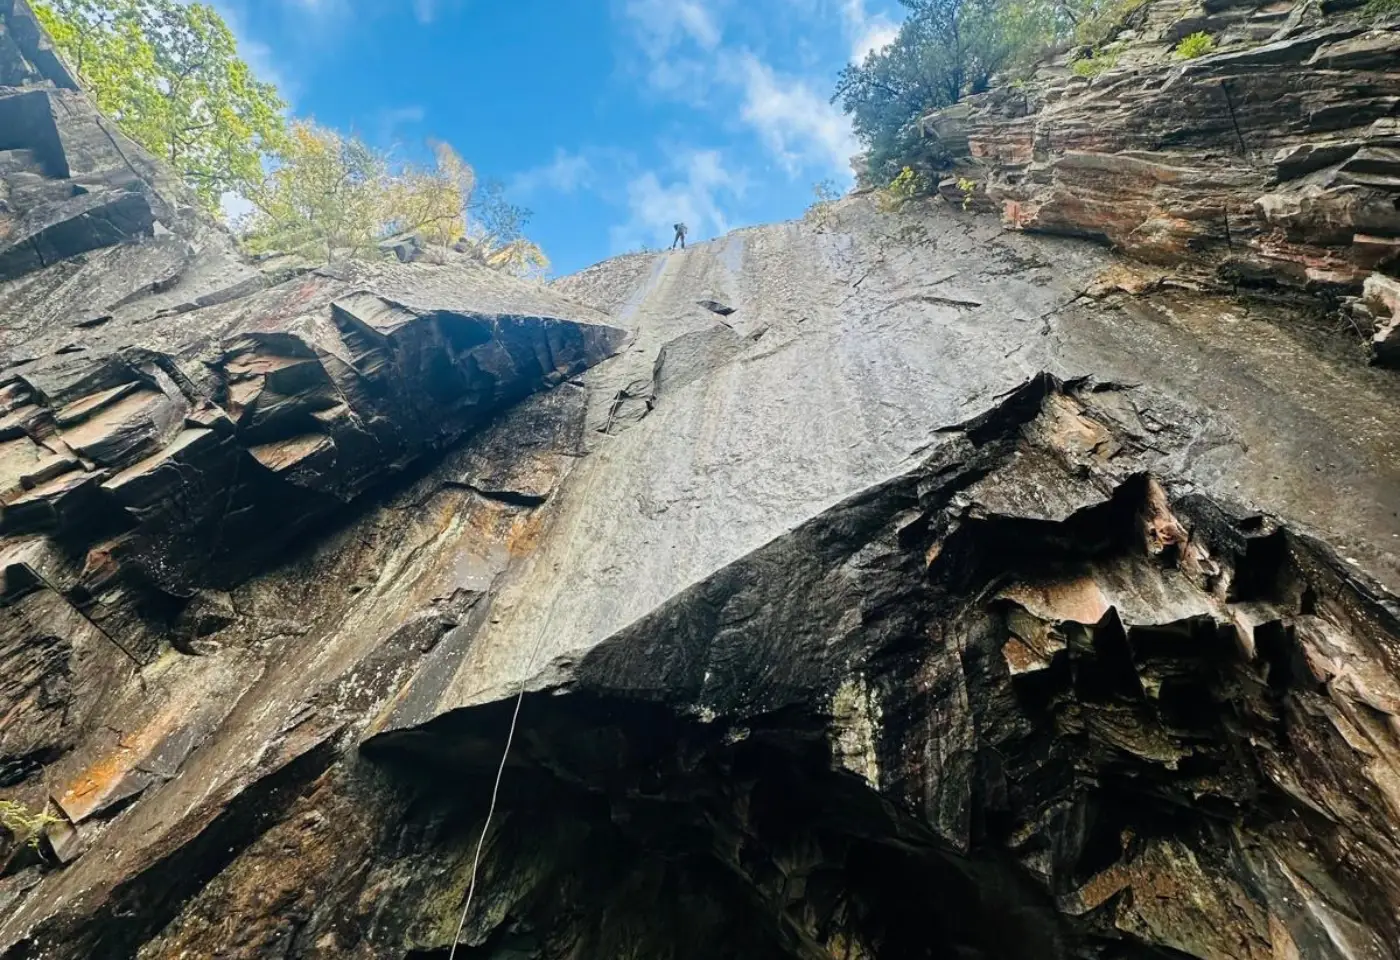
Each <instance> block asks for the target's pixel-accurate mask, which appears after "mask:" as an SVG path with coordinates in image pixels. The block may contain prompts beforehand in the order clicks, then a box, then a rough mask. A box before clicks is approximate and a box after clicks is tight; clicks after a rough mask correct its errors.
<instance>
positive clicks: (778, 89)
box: [737, 51, 859, 175]
mask: <svg viewBox="0 0 1400 960" xmlns="http://www.w3.org/2000/svg"><path fill="white" fill-rule="evenodd" d="M737 69H738V71H739V75H740V77H741V79H742V84H743V103H742V104H741V106H740V108H739V115H740V117H741V118H742V119H743V121H744V122H745V123H746V124H748V125H749V127H751V128H752V129H753V130H754V132H755V133H757V134H758V136H759V138H760V139H761V140H762V141H763V143H764V145H765V146H767V147H768V149H769V151H770V152H771V153H772V154H773V155H774V156H775V157H776V158H777V159H778V161H779V163H781V164H782V165H783V167H784V169H786V170H787V171H788V172H789V173H790V174H794V175H795V174H797V173H798V172H800V171H802V170H805V169H809V168H822V169H824V170H829V171H834V172H837V173H839V174H841V175H848V174H849V173H850V159H851V157H852V156H854V155H855V154H856V153H857V151H858V150H859V146H858V144H857V143H856V139H855V135H854V133H852V131H851V121H850V119H849V118H848V117H847V116H846V115H845V114H844V113H842V112H841V111H840V109H839V108H837V107H836V106H834V105H833V104H832V103H831V102H830V101H829V100H828V99H827V98H826V97H825V96H823V95H822V94H820V93H818V92H817V91H816V90H814V89H813V88H812V86H811V85H810V84H809V83H808V82H807V81H805V80H802V79H801V78H797V77H785V76H781V75H780V74H778V73H777V72H776V71H774V70H773V68H772V67H770V66H768V65H767V64H765V63H764V62H763V61H761V60H759V59H758V58H757V57H756V56H754V55H753V54H752V53H749V52H747V51H745V52H744V53H742V54H740V55H739V56H738V58H737Z"/></svg>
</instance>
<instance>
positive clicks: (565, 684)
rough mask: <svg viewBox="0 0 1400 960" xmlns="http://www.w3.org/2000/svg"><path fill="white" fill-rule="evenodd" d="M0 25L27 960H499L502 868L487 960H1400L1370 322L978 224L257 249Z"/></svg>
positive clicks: (1389, 528)
mask: <svg viewBox="0 0 1400 960" xmlns="http://www.w3.org/2000/svg"><path fill="white" fill-rule="evenodd" d="M1246 6H1249V5H1228V9H1227V10H1226V11H1225V12H1221V11H1215V12H1214V13H1212V14H1210V16H1212V17H1217V18H1219V17H1225V18H1226V19H1231V18H1233V19H1231V22H1232V24H1234V25H1233V26H1232V27H1231V29H1237V30H1239V31H1241V32H1242V33H1251V31H1252V32H1254V33H1271V32H1273V31H1274V30H1276V29H1278V25H1277V24H1272V20H1273V19H1275V17H1274V14H1272V13H1270V14H1269V16H1268V18H1266V19H1269V20H1270V21H1271V23H1270V24H1262V25H1261V24H1258V23H1255V24H1251V23H1250V22H1249V18H1248V17H1245V16H1244V15H1243V14H1240V11H1241V10H1244V9H1245V7H1246ZM1250 9H1252V6H1250ZM1231 11H1233V13H1232V12H1231ZM1237 15H1238V16H1237ZM1140 16H1142V17H1144V18H1146V20H1147V23H1146V25H1144V26H1143V29H1144V30H1146V29H1148V27H1149V26H1150V27H1151V29H1152V30H1154V31H1158V33H1160V34H1161V35H1163V36H1165V35H1167V33H1170V32H1171V31H1177V32H1180V30H1183V29H1185V28H1186V27H1187V26H1189V25H1190V23H1191V22H1192V18H1193V17H1194V18H1198V19H1199V16H1200V14H1199V12H1192V11H1191V10H1187V9H1185V7H1184V6H1183V5H1182V4H1179V3H1175V2H1174V0H1172V2H1166V0H1155V2H1154V3H1152V4H1149V5H1147V6H1146V7H1145V8H1143V12H1142V13H1141V14H1140ZM1236 21H1238V22H1236ZM0 25H3V27H4V29H3V31H0V80H3V82H4V83H5V84H7V85H8V86H9V87H12V88H13V90H6V91H0V110H4V109H5V107H4V106H3V105H4V104H5V103H6V102H7V100H6V97H5V94H14V95H13V96H9V98H8V99H9V100H11V101H14V100H15V97H16V96H19V97H24V98H29V99H25V100H24V103H26V104H33V105H37V106H25V107H24V108H23V109H24V110H25V111H37V112H35V113H34V114H33V115H32V117H31V115H30V114H28V113H26V117H29V118H30V119H26V121H25V124H24V125H23V126H22V127H10V128H0V137H6V136H8V137H10V138H11V139H10V140H8V141H4V142H3V144H0V182H3V184H4V189H3V191H0V200H3V201H4V203H5V204H6V206H5V207H4V209H3V212H0V216H10V215H14V218H13V219H11V220H7V221H5V223H6V224H7V225H8V224H11V223H19V222H21V221H22V220H23V219H24V218H25V217H28V216H31V215H34V214H35V213H36V211H37V212H38V213H42V214H43V217H48V219H43V217H40V218H39V219H35V220H30V221H25V222H29V223H31V224H37V223H41V222H42V223H46V224H48V226H46V227H43V228H42V229H41V231H40V232H41V233H42V232H43V231H44V230H52V229H53V228H61V229H60V232H58V233H50V234H49V236H51V238H52V239H51V241H50V242H49V246H48V247H46V248H45V249H46V250H48V251H49V252H48V253H46V254H45V256H44V258H43V260H42V262H33V261H24V260H22V259H14V260H12V261H10V263H11V265H12V267H13V271H14V272H15V274H16V275H15V276H12V277H11V278H10V279H8V280H5V281H3V282H0V799H5V800H8V801H12V802H15V803H18V804H21V805H22V806H23V807H24V808H25V809H27V810H31V811H40V810H46V811H48V813H49V814H50V816H51V817H52V818H53V822H51V823H49V824H47V825H46V826H45V827H44V829H43V832H42V835H41V836H39V837H37V838H36V839H37V841H38V842H37V844H36V845H30V844H27V843H24V842H20V840H21V838H19V837H17V836H13V837H12V836H9V835H4V836H0V956H3V957H5V958H7V960H10V958H14V960H19V958H25V960H39V958H44V960H60V958H63V960H67V958H73V960H77V958H97V957H112V958H124V957H138V958H140V960H157V958H162V960H163V958H170V960H175V958H187V957H203V956H220V957H247V958H255V957H257V958H262V957H308V958H309V957H327V958H329V957H335V958H336V960H344V958H347V957H349V958H356V960H370V958H375V960H378V958H382V957H396V958H399V957H401V958H405V960H407V958H415V960H424V958H428V957H442V956H445V955H446V952H447V950H448V949H449V947H450V944H451V942H452V938H453V936H454V935H455V933H456V929H457V923H458V918H459V916H460V911H461V909H462V905H463V901H464V898H465V896H466V889H467V886H468V882H469V878H470V876H471V871H472V865H473V863H474V862H475V859H476V857H475V854H476V850H477V843H478V840H479V838H481V837H483V836H484V838H485V843H484V846H483V847H482V856H481V859H480V864H479V866H480V871H479V874H478V880H479V886H478V889H477V894H476V899H475V900H474V901H473V902H474V907H473V910H472V911H471V913H470V914H469V915H468V917H467V923H466V925H465V928H464V931H463V934H462V949H461V950H460V951H459V953H458V955H459V956H463V955H464V954H469V955H471V956H477V957H493V958H497V960H505V958H516V960H518V958H522V957H538V958H550V960H556V958H557V960H563V958H571V960H582V958H593V957H637V956H648V957H671V958H674V960H692V958H694V960H701V958H712V957H715V956H744V957H759V958H773V960H778V958H795V957H796V958H803V960H836V958H853V957H865V958H885V960H894V958H905V957H931V956H945V955H946V956H957V957H962V958H968V960H1045V958H1046V957H1067V958H1080V960H1109V958H1118V960H1161V958H1163V957H1165V956H1172V957H1180V956H1190V957H1199V958H1201V960H1219V958H1248V960H1286V958H1313V957H1317V958H1325V960H1333V958H1335V960H1397V958H1396V953H1395V948H1394V944H1395V943H1397V942H1400V927H1397V920H1396V918H1397V917H1400V828H1398V827H1397V824H1398V823H1400V814H1397V812H1396V811H1397V810H1400V800H1398V799H1397V793H1396V787H1395V784H1396V783H1397V782H1400V740H1397V733H1396V731H1397V729H1400V727H1397V717H1400V686H1398V685H1397V682H1396V677H1397V675H1400V605H1397V598H1396V591H1397V589H1400V546H1397V545H1400V449H1397V445H1398V444H1400V402H1397V401H1400V384H1397V381H1396V379H1395V377H1394V376H1393V375H1392V374H1391V373H1389V372H1387V371H1384V370H1380V369H1377V368H1375V367H1371V366H1368V365H1367V364H1366V362H1365V361H1366V359H1367V357H1366V356H1365V350H1364V348H1363V347H1362V346H1361V345H1359V344H1348V343H1347V342H1346V341H1345V339H1344V338H1339V337H1338V336H1337V334H1336V332H1335V330H1329V328H1328V326H1327V325H1326V324H1325V323H1321V322H1319V321H1318V320H1317V319H1316V315H1315V313H1314V312H1313V311H1311V310H1305V309H1299V308H1298V306H1297V301H1296V300H1293V301H1290V302H1278V301H1271V300H1266V299H1243V298H1237V297H1234V296H1230V295H1226V294H1225V293H1223V292H1221V291H1218V290H1216V291H1214V292H1211V289H1203V288H1202V287H1201V286H1200V285H1195V286H1193V285H1192V284H1191V282H1190V281H1189V280H1187V279H1184V278H1183V277H1182V276H1179V275H1172V274H1171V273H1169V272H1167V271H1152V270H1147V269H1144V268H1142V267H1140V266H1133V265H1131V264H1129V263H1127V262H1125V261H1123V260H1122V259H1120V258H1118V257H1116V256H1115V255H1113V254H1112V253H1110V252H1109V251H1107V250H1105V249H1102V248H1100V247H1096V246H1093V245H1091V244H1088V243H1083V242H1080V241H1075V240H1068V239H1054V238H1048V237H1044V236H1035V235H1029V234H1023V233H1012V232H1007V231H1005V230H1003V229H1002V228H1001V227H1000V226H998V225H997V224H996V223H994V222H992V220H991V218H989V217H985V216H979V215H978V214H977V212H976V211H977V209H978V205H977V204H970V205H969V207H970V209H964V208H963V205H962V204H961V202H953V203H947V202H943V201H941V200H937V199H934V200H930V201H927V202H923V201H921V202H917V203H911V204H907V205H905V206H904V207H902V208H901V209H900V210H898V211H889V210H882V209H881V205H880V204H877V203H875V202H873V201H872V199H871V198H867V197H856V198H852V199H848V200H846V201H843V202H841V203H840V204H837V205H836V206H835V207H833V208H832V209H830V210H829V211H828V215H827V216H824V217H822V218H813V219H812V220H805V221H802V222H798V223H787V224H776V225H771V226H765V227H756V228H752V229H748V230H742V231H738V232H736V233H733V234H730V235H728V236H726V237H723V238H721V239H719V240H717V241H714V242H711V243H703V244H697V245H694V246H692V247H691V248H690V249H688V250H685V251H682V252H676V253H671V254H662V255H630V256H626V257H621V258H618V259H615V260H612V261H608V262H606V263H602V264H599V265H597V266H595V267H592V268H590V269H588V270H586V271H583V272H582V273H580V274H578V275H575V276H572V277H566V278H562V279H560V280H558V281H556V282H555V283H553V284H551V285H549V286H542V285H538V284H531V283H526V282H523V281H517V280H514V279H512V278H509V277H505V276H502V275H500V274H496V273H493V272H490V271H487V270H484V269H481V268H477V267H473V266H471V265H468V264H463V263H460V262H458V260H457V258H455V257H454V256H452V255H451V254H450V253H447V254H443V255H442V256H441V257H437V256H435V257H433V258H431V259H442V260H445V261H446V262H445V263H443V264H440V265H437V266H432V265H429V264H426V263H423V262H420V261H421V260H422V259H424V258H415V257H409V258H408V259H409V260H410V261H413V262H400V260H399V258H398V256H397V255H395V256H394V258H393V259H390V258H388V257H387V256H386V258H385V259H384V260H382V261H376V262H373V263H364V264H352V265H336V266H333V267H316V266H314V265H310V264H305V263H293V262H289V261H287V260H285V259H271V260H268V261H266V262H263V263H260V264H252V263H248V262H246V261H245V260H244V259H243V258H242V257H241V256H240V255H239V254H238V253H237V251H236V250H235V249H234V247H233V245H232V243H231V241H230V240H229V238H228V237H227V235H225V234H224V233H223V232H222V231H220V230H219V229H218V228H217V227H216V226H214V225H213V224H211V223H209V222H208V221H207V220H206V219H205V218H203V217H202V215H200V214H199V213H198V212H197V211H195V210H194V209H193V208H192V207H191V206H190V204H189V203H188V200H187V198H185V197H184V196H183V193H182V191H181V189H180V188H179V187H178V185H176V184H173V183H171V182H170V180H169V177H168V174H166V173H164V172H163V171H161V170H160V169H159V167H158V166H156V165H155V164H154V163H152V162H151V161H150V160H149V158H145V157H143V156H142V155H141V153H140V151H138V150H136V149H135V148H134V147H132V146H131V145H130V144H127V143H126V142H125V141H124V140H122V139H121V138H120V136H119V135H117V134H115V133H114V132H113V131H111V130H110V129H108V127H107V126H106V125H105V122H104V121H102V120H101V119H100V118H98V117H97V116H96V114H95V113H93V112H92V110H91V108H90V107H89V106H88V105H87V104H86V101H85V100H84V98H83V97H82V95H81V93H80V92H78V91H76V90H74V89H72V86H73V85H72V84H71V81H65V74H64V73H63V72H62V70H61V67H59V66H58V65H57V61H56V60H53V59H52V57H51V56H48V57H46V55H45V43H44V41H43V38H42V37H41V36H40V35H39V34H38V32H37V29H35V28H33V25H32V22H31V21H30V20H29V19H27V13H26V11H25V9H24V8H23V6H22V4H16V3H13V2H9V0H0ZM1264 27H1267V28H1268V29H1267V31H1264V29H1263V28H1264ZM1251 35H1252V34H1251ZM1349 36H1354V37H1358V38H1362V39H1364V35H1363V34H1361V33H1356V34H1354V35H1349ZM1338 42H1340V41H1338ZM7 44H8V45H7ZM1378 49H1381V48H1380V47H1377V46H1376V45H1375V44H1372V43H1369V41H1367V42H1360V43H1351V44H1342V45H1340V46H1324V45H1323V44H1322V43H1321V41H1319V43H1318V44H1315V45H1314V46H1313V47H1309V48H1308V49H1307V50H1306V51H1305V52H1304V53H1305V55H1306V56H1308V57H1312V56H1313V55H1314V53H1315V52H1318V51H1323V50H1325V51H1326V54H1325V55H1326V57H1327V58H1329V59H1328V60H1327V62H1328V63H1333V64H1336V65H1340V66H1345V65H1347V64H1362V65H1374V64H1375V63H1376V62H1377V60H1376V57H1377V54H1376V51H1377V50H1378ZM1301 55H1304V54H1303V53H1300V51H1299V49H1298V44H1297V43H1290V44H1285V45H1284V46H1283V47H1282V48H1280V49H1278V50H1271V49H1270V48H1269V47H1259V48H1257V49H1256V51H1255V53H1254V54H1253V56H1252V58H1251V59H1250V60H1249V63H1251V64H1253V66H1252V67H1251V69H1253V70H1256V71H1259V72H1261V73H1265V74H1266V73H1269V72H1271V71H1274V72H1276V71H1281V70H1286V69H1288V66H1289V64H1290V63H1294V62H1296V60H1297V58H1298V57H1299V56H1301ZM1382 66H1384V64H1382ZM1370 68H1371V67H1370V66H1368V67H1367V69H1370ZM1348 69H1350V68H1349V67H1348ZM1260 82H1262V83H1267V82H1283V80H1282V79H1281V78H1279V77H1277V76H1275V77H1274V80H1273V81H1269V80H1268V78H1267V77H1262V76H1261V77H1260ZM16 102H18V101H16ZM40 108H42V109H40ZM12 109H18V108H13V107H12ZM56 117H61V118H62V119H61V121H56V122H53V123H52V125H50V121H53V119H54V118H56ZM46 118H47V119H46ZM16 130H18V131H20V132H21V133H22V134H23V136H20V135H19V134H16V133H15V132H14V131H16ZM1309 142H1310V143H1312V145H1313V146H1314V147H1315V148H1316V149H1315V150H1299V151H1296V152H1295V153H1293V154H1290V155H1289V158H1285V159H1283V160H1281V161H1280V163H1282V164H1284V165H1285V166H1288V168H1289V169H1302V168H1308V169H1309V170H1313V169H1321V168H1318V167H1316V164H1324V165H1329V166H1330V165H1334V164H1343V163H1349V162H1351V161H1352V160H1353V159H1355V160H1357V162H1358V163H1360V164H1361V166H1355V167H1353V168H1352V173H1355V174H1358V175H1366V174H1367V170H1365V169H1362V167H1363V166H1365V167H1367V168H1368V169H1369V167H1370V166H1375V165H1376V164H1377V163H1381V164H1383V163H1385V162H1388V161H1387V158H1386V157H1385V156H1373V155H1371V154H1369V153H1367V154H1364V155H1363V153H1362V151H1361V149H1360V148H1358V149H1357V150H1356V151H1351V149H1350V147H1346V148H1345V149H1342V148H1341V147H1338V146H1337V145H1336V144H1333V143H1330V141H1328V142H1324V141H1316V140H1315V141H1309ZM1347 142H1348V143H1349V142H1350V139H1347ZM1289 165H1291V166H1289ZM1090 169H1099V171H1100V173H1103V170H1104V168H1102V167H1099V168H1094V167H1093V165H1092V164H1089V165H1086V166H1084V167H1083V168H1082V170H1090ZM1134 169H1137V168H1134ZM1198 186H1199V187H1200V188H1201V189H1206V188H1208V187H1209V186H1210V185H1209V184H1199V185H1198ZM113 197H117V198H128V197H137V198H141V200H142V201H143V202H144V203H146V204H147V209H148V210H149V212H150V229H149V231H148V232H147V231H146V230H145V229H144V228H142V229H137V230H130V231H108V232H104V231H103V230H101V229H93V224H92V223H91V222H89V221H85V220H83V219H82V217H83V215H84V214H83V210H80V209H77V208H83V209H86V208H87V205H88V204H93V205H100V204H103V203H106V202H107V201H108V200H111V199H112V198H113ZM75 199H76V200H78V201H80V202H79V203H77V204H74V209H72V210H70V209H69V208H68V206H67V205H68V204H70V203H71V202H72V201H73V200H75ZM127 202H133V201H130V200H128V201H127ZM54 204H58V206H57V207H55V206H54ZM55 210H60V211H64V212H65V215H66V216H67V219H64V218H63V217H57V218H56V219H55V218H53V217H51V216H49V215H50V214H51V213H53V212H54V211H55ZM140 222H141V223H144V220H142V221H140ZM63 230H67V231H69V232H68V233H64V232H62V231H63ZM60 241H62V242H60ZM29 249H33V248H32V246H31V247H30V248H29ZM1212 289H1213V288H1212ZM1386 289H1387V288H1385V287H1384V283H1382V282H1381V281H1380V280H1372V282H1371V284H1370V294H1369V295H1368V296H1367V297H1366V298H1365V299H1364V301H1361V300H1359V301H1357V304H1356V305H1355V306H1356V308H1357V309H1364V310H1365V311H1366V314H1367V316H1369V317H1371V318H1373V319H1375V318H1380V317H1382V316H1383V315H1385V312H1386V310H1387V309H1388V308H1389V306H1390V304H1389V301H1388V300H1387V296H1388V295H1387V294H1386V292H1385V291H1386ZM517 697H520V699H517ZM517 707H518V708H519V713H518V720H519V724H518V727H517V728H516V730H515V736H514V738H513V739H512V740H511V744H512V746H511V754H510V757H509V762H508V763H507V764H506V767H505V771H504V775H503V777H502V779H501V784H500V787H501V790H500V794H499V797H498V798H497V799H498V800H499V803H498V804H497V809H496V814H495V817H494V818H493V819H492V820H491V822H490V824H489V829H486V826H487V825H486V824H485V823H484V819H483V818H484V816H485V814H486V810H487V806H488V803H490V802H492V798H493V788H494V786H495V777H496V769H497V764H498V763H499V762H500V760H501V757H502V750H503V749H504V747H505V742H506V737H507V731H508V730H509V729H510V725H511V723H512V720H513V717H515V716H516V710H517Z"/></svg>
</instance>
